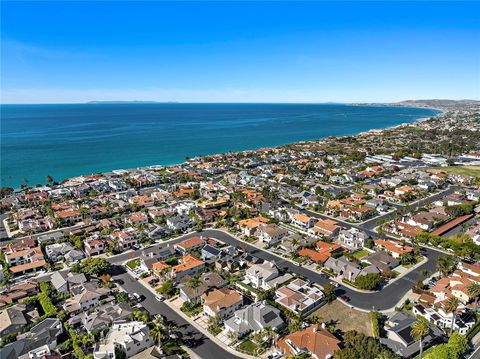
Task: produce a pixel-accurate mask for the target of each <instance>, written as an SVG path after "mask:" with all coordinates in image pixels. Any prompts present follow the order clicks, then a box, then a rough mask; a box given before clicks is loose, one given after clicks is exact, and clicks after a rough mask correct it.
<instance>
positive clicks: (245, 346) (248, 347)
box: [237, 339, 258, 355]
mask: <svg viewBox="0 0 480 359" xmlns="http://www.w3.org/2000/svg"><path fill="white" fill-rule="evenodd" d="M237 349H239V350H240V351H241V352H243V353H245V354H249V355H255V354H256V352H257V350H258V345H257V344H255V343H254V342H253V341H251V340H250V339H247V340H245V341H244V342H242V343H240V344H239V345H238V346H237Z"/></svg>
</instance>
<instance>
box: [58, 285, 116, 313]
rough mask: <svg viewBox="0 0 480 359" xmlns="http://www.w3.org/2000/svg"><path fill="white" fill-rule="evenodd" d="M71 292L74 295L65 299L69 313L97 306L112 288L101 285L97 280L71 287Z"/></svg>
mask: <svg viewBox="0 0 480 359" xmlns="http://www.w3.org/2000/svg"><path fill="white" fill-rule="evenodd" d="M70 292H71V293H72V295H73V296H72V297H70V298H68V299H67V300H65V303H64V304H63V309H64V310H65V311H66V312H67V313H71V314H75V313H79V312H82V311H85V310H88V309H90V308H93V307H96V306H97V305H98V303H99V302H100V299H101V298H102V297H105V296H106V295H107V294H108V293H110V290H109V289H107V288H102V287H99V286H98V285H96V284H95V282H85V283H82V284H80V285H78V286H75V287H73V288H71V289H70Z"/></svg>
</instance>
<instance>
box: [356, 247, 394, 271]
mask: <svg viewBox="0 0 480 359" xmlns="http://www.w3.org/2000/svg"><path fill="white" fill-rule="evenodd" d="M362 262H366V263H369V264H371V265H373V266H374V267H377V268H378V269H379V270H380V271H381V272H382V273H384V274H389V273H391V270H392V269H393V268H395V267H397V266H398V265H399V264H400V261H399V260H398V259H395V258H393V257H392V256H391V255H390V254H388V253H387V252H384V251H379V252H374V253H372V254H369V255H368V256H366V257H364V258H362Z"/></svg>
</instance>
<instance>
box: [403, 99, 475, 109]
mask: <svg viewBox="0 0 480 359" xmlns="http://www.w3.org/2000/svg"><path fill="white" fill-rule="evenodd" d="M395 104H396V105H403V106H422V107H424V106H427V107H436V106H437V107H445V106H448V107H456V106H464V105H470V104H477V105H478V104H480V101H477V100H441V99H435V100H406V101H401V102H397V103H395Z"/></svg>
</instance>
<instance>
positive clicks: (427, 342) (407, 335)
mask: <svg viewBox="0 0 480 359" xmlns="http://www.w3.org/2000/svg"><path fill="white" fill-rule="evenodd" d="M416 320H417V319H416V318H415V317H413V316H411V315H410V314H407V313H405V312H398V313H396V314H395V315H393V316H392V317H390V318H389V319H388V321H387V322H386V325H385V330H386V332H387V337H386V338H380V343H382V344H383V345H385V346H387V347H388V348H390V349H391V350H392V351H393V352H394V353H396V354H398V355H400V356H401V357H403V358H410V357H414V356H415V355H417V353H419V352H420V341H419V340H415V339H414V338H413V337H412V334H411V332H412V326H413V324H414V323H415V322H416ZM443 341H444V335H443V332H442V331H441V330H440V329H438V328H437V327H436V326H431V327H429V332H428V334H427V335H426V336H425V337H424V338H423V349H424V350H426V349H428V348H429V347H431V346H432V345H434V344H437V343H441V342H443Z"/></svg>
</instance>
